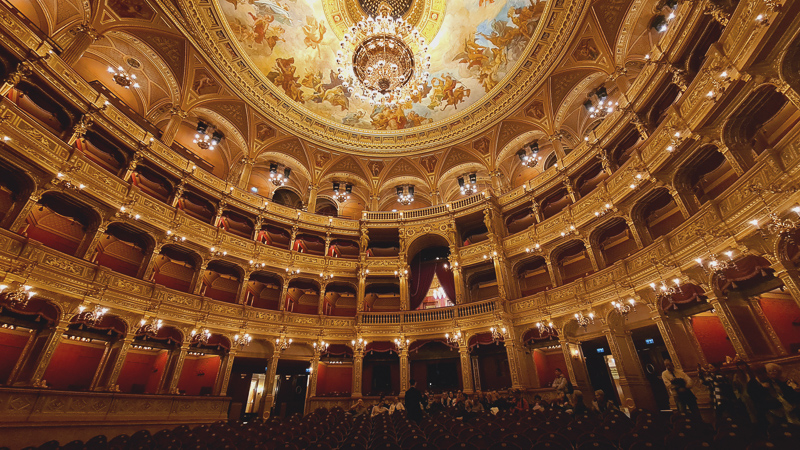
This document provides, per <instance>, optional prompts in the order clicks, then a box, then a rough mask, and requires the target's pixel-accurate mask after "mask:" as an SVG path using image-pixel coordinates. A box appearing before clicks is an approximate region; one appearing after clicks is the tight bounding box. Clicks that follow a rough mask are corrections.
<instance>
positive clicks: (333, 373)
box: [317, 364, 353, 395]
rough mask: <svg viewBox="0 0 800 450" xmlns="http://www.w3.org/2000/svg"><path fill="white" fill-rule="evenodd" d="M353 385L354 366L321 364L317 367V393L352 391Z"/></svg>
mask: <svg viewBox="0 0 800 450" xmlns="http://www.w3.org/2000/svg"><path fill="white" fill-rule="evenodd" d="M352 387H353V366H352V365H350V364H347V365H345V364H320V365H319V366H318V367H317V395H326V394H331V393H348V394H349V393H350V391H351V390H352Z"/></svg>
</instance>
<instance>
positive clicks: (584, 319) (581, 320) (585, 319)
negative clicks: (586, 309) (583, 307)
mask: <svg viewBox="0 0 800 450" xmlns="http://www.w3.org/2000/svg"><path fill="white" fill-rule="evenodd" d="M575 320H576V321H577V322H578V325H579V326H581V327H582V328H583V329H584V330H586V328H587V327H588V326H589V325H591V324H593V323H594V313H593V312H590V313H589V314H588V315H585V316H584V315H583V311H580V312H576V313H575Z"/></svg>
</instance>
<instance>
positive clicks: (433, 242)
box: [406, 230, 451, 261]
mask: <svg viewBox="0 0 800 450" xmlns="http://www.w3.org/2000/svg"><path fill="white" fill-rule="evenodd" d="M450 245H451V244H450V242H449V241H448V240H447V232H446V231H442V232H440V231H438V230H435V231H434V230H431V231H430V232H428V233H426V234H419V235H416V236H415V237H413V238H412V239H411V240H410V241H408V242H407V243H406V255H407V261H411V260H413V259H414V257H415V256H417V254H418V253H419V252H420V251H422V249H424V248H430V247H447V248H450Z"/></svg>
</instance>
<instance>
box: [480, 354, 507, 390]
mask: <svg viewBox="0 0 800 450" xmlns="http://www.w3.org/2000/svg"><path fill="white" fill-rule="evenodd" d="M478 362H479V364H480V368H481V369H480V371H481V390H483V391H495V390H501V389H506V388H509V387H511V374H510V372H509V368H508V359H506V357H505V356H501V355H481V356H480V357H479V360H478Z"/></svg>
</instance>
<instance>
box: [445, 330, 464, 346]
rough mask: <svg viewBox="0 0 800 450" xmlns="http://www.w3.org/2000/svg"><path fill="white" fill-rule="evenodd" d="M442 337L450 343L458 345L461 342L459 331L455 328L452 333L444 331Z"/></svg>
mask: <svg viewBox="0 0 800 450" xmlns="http://www.w3.org/2000/svg"><path fill="white" fill-rule="evenodd" d="M444 338H445V340H446V341H447V342H448V343H450V344H454V345H459V344H460V342H461V331H460V330H455V331H453V332H452V333H445V334H444Z"/></svg>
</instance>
